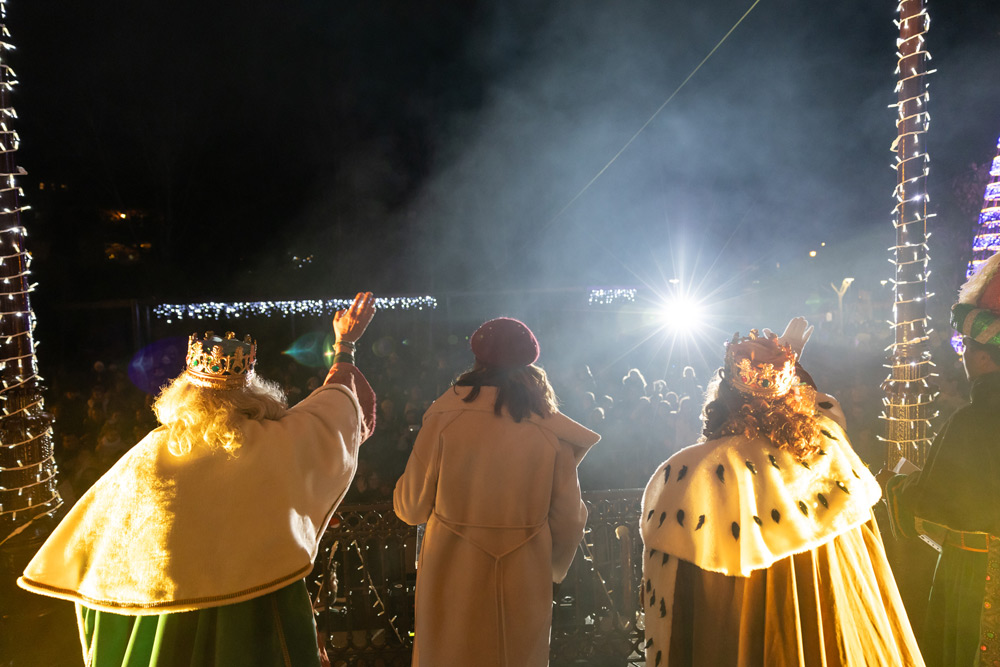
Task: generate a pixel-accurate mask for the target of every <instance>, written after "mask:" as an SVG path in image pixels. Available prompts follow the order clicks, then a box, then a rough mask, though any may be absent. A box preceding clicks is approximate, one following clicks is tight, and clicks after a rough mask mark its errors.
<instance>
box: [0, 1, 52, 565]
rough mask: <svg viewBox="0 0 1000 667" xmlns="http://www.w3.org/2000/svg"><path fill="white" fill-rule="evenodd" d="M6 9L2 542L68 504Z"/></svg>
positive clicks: (0, 228) (0, 44)
mask: <svg viewBox="0 0 1000 667" xmlns="http://www.w3.org/2000/svg"><path fill="white" fill-rule="evenodd" d="M6 17H7V0H0V35H2V38H0V186H2V187H0V545H3V544H4V543H6V542H8V541H9V540H11V539H12V538H14V537H15V536H17V535H19V534H22V533H24V532H25V530H26V529H27V528H28V527H29V526H31V525H33V524H34V523H35V522H36V521H38V520H39V519H41V518H43V517H47V516H49V515H51V514H52V513H53V512H55V511H56V510H57V509H58V508H59V507H60V506H61V505H62V499H61V498H60V497H59V493H58V492H57V490H56V483H57V481H58V479H57V477H58V471H59V469H58V466H57V465H56V461H55V458H54V457H53V452H52V450H53V443H52V427H51V418H50V417H48V415H47V414H46V413H45V411H44V405H43V401H42V395H41V387H40V382H41V378H40V377H39V375H38V364H37V358H36V356H35V349H36V345H35V341H34V335H33V332H34V328H35V315H34V312H32V310H31V304H30V301H29V296H28V295H29V293H31V292H33V291H34V290H35V287H36V285H35V284H33V283H30V282H28V276H29V275H30V274H31V270H30V269H31V255H30V254H29V253H28V251H27V249H26V244H25V238H26V237H27V230H25V228H24V227H23V226H21V224H20V214H21V212H22V211H25V210H27V209H28V208H29V207H28V206H26V205H23V204H22V203H21V198H22V197H23V196H24V193H23V191H22V190H21V188H20V187H19V186H18V185H17V182H16V178H17V177H18V176H22V175H24V174H25V171H24V170H23V169H22V168H20V167H18V166H17V165H15V164H14V151H16V150H17V149H18V146H19V145H20V138H19V137H18V134H17V132H16V131H15V130H14V129H13V128H12V127H11V126H10V125H9V122H10V121H11V120H13V119H16V118H17V113H16V112H15V111H14V109H13V107H12V106H11V105H10V94H11V92H12V91H13V90H14V87H15V86H16V85H17V77H16V75H15V74H14V70H13V69H11V67H10V65H9V64H7V62H6V56H7V53H8V52H9V51H12V50H13V49H14V46H13V45H12V44H11V43H10V42H9V41H8V39H9V37H10V34H9V32H8V30H7V27H6V23H5V21H6Z"/></svg>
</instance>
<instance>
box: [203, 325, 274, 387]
mask: <svg viewBox="0 0 1000 667" xmlns="http://www.w3.org/2000/svg"><path fill="white" fill-rule="evenodd" d="M256 361H257V343H256V342H254V340H253V339H252V338H250V336H249V335H248V336H246V337H244V338H243V340H238V339H237V338H236V334H234V333H233V332H232V331H227V332H226V335H225V336H224V337H222V338H219V337H218V336H216V335H215V334H214V333H213V332H211V331H207V332H205V337H204V338H199V337H198V334H191V336H190V337H189V338H188V353H187V359H186V369H185V372H186V373H187V375H188V379H189V380H190V381H191V382H192V383H194V384H196V385H198V386H199V387H208V388H211V389H234V388H237V387H245V386H247V385H248V384H249V383H250V378H251V377H253V368H254V364H255V363H256Z"/></svg>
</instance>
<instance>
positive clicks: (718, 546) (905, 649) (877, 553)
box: [640, 318, 923, 667]
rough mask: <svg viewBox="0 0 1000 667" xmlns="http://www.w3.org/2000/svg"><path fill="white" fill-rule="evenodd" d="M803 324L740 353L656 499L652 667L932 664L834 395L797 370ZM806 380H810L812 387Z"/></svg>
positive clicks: (647, 572) (649, 492)
mask: <svg viewBox="0 0 1000 667" xmlns="http://www.w3.org/2000/svg"><path fill="white" fill-rule="evenodd" d="M810 333H811V328H809V327H808V324H807V323H806V321H805V320H804V319H802V318H796V319H794V320H792V322H791V323H790V324H789V327H788V329H787V330H786V331H785V333H784V334H783V335H782V337H781V338H779V337H778V336H776V335H774V334H773V333H771V332H769V331H767V330H766V329H765V330H764V334H763V335H758V334H757V332H756V331H752V332H751V334H750V336H749V337H747V338H744V339H739V338H737V337H734V339H733V341H732V342H731V343H730V344H729V345H728V346H727V347H726V360H725V366H724V367H723V368H722V369H720V370H719V371H718V373H717V374H716V376H715V378H714V380H713V381H712V382H711V383H710V385H709V387H708V389H707V392H706V393H707V397H706V404H705V407H704V410H703V419H704V422H705V428H704V431H703V433H704V435H703V438H702V440H701V441H699V442H698V443H697V444H695V445H692V446H690V447H687V448H685V449H682V450H681V451H679V452H677V453H676V454H674V455H673V456H671V457H670V458H669V459H668V460H667V461H666V462H664V463H663V464H662V465H661V466H660V467H659V468H658V469H657V471H656V473H655V474H654V475H653V476H652V478H650V480H649V483H648V485H647V486H646V490H645V494H644V496H643V504H642V507H643V513H642V516H641V518H640V530H641V533H642V539H643V544H644V547H645V550H644V554H643V557H644V558H643V581H642V593H643V597H644V605H645V623H646V637H647V640H646V664H647V665H650V667H667V666H669V667H678V666H691V665H699V666H701V665H704V666H706V667H729V666H739V667H748V666H750V665H755V666H756V665H761V666H763V665H767V666H772V665H773V666H788V665H797V666H812V665H830V666H832V665H852V666H859V667H860V666H862V665H907V666H912V665H923V660H922V659H921V657H920V653H919V650H918V649H917V644H916V640H915V638H914V636H913V632H912V630H911V629H910V624H909V622H908V620H907V618H906V612H905V610H904V609H903V604H902V601H901V600H900V597H899V592H898V590H897V588H896V584H895V581H894V579H893V576H892V572H891V571H890V569H889V564H888V562H887V560H886V556H885V549H884V547H883V544H882V539H881V536H880V534H879V531H878V527H877V526H876V524H875V519H874V515H873V513H872V506H873V505H874V504H875V503H876V502H877V501H878V500H879V497H880V495H881V494H880V491H879V486H878V484H877V483H876V481H875V478H874V477H873V476H872V475H871V473H870V472H869V471H868V468H867V467H866V466H865V464H864V463H863V462H862V461H861V460H860V459H859V458H858V456H857V455H856V454H855V453H854V450H853V449H852V448H851V445H850V443H849V442H848V439H847V436H846V435H845V433H844V429H843V419H842V412H840V410H839V406H838V405H837V404H836V401H834V400H833V399H832V397H829V396H826V395H823V394H818V393H817V391H816V389H815V388H814V386H812V385H811V384H810V383H811V379H808V376H807V375H806V373H805V372H804V371H803V370H802V369H801V367H800V366H797V364H796V362H797V360H798V357H799V355H800V353H801V351H802V348H803V346H804V345H805V342H806V340H807V339H808V337H809V334H810ZM800 379H801V380H806V382H801V381H800Z"/></svg>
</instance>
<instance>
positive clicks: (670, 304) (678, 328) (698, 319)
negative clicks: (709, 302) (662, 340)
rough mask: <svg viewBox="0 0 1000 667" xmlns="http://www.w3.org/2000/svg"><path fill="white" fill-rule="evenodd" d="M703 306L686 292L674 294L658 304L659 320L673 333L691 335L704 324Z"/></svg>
mask: <svg viewBox="0 0 1000 667" xmlns="http://www.w3.org/2000/svg"><path fill="white" fill-rule="evenodd" d="M705 314H706V312H705V306H704V305H703V304H702V303H701V301H699V300H698V299H695V298H694V297H692V296H690V295H688V294H675V295H674V296H671V297H669V298H667V299H666V301H664V302H663V305H662V306H660V322H661V323H662V324H663V326H664V327H665V328H666V329H668V330H670V331H671V332H672V333H674V334H675V335H692V334H694V333H697V332H698V331H699V330H700V329H701V328H702V327H703V326H704V325H705Z"/></svg>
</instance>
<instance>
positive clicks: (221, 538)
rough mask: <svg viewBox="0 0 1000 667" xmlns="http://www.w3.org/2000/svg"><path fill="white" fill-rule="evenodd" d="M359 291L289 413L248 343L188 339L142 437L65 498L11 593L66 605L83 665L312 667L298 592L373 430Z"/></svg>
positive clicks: (307, 608)
mask: <svg viewBox="0 0 1000 667" xmlns="http://www.w3.org/2000/svg"><path fill="white" fill-rule="evenodd" d="M373 315H374V301H373V299H372V295H371V293H370V292H367V293H363V294H358V295H357V297H356V298H355V299H354V302H353V303H352V304H351V305H350V307H349V308H347V309H346V310H341V311H338V312H337V314H336V315H335V316H334V319H333V329H334V332H335V334H336V342H335V343H334V350H335V352H336V354H335V356H334V363H333V366H332V368H331V369H330V373H329V374H328V375H327V378H326V383H325V384H324V385H323V386H321V387H319V388H318V389H316V391H314V392H313V393H312V394H310V395H309V396H308V397H306V398H305V399H303V400H302V401H301V402H300V403H298V404H297V405H295V406H294V407H293V408H290V409H289V408H286V403H285V397H284V394H283V393H282V392H281V389H280V388H279V387H278V386H277V385H276V384H274V383H272V382H269V381H267V380H264V379H262V378H260V377H259V376H258V375H256V374H255V372H254V363H255V360H256V343H255V342H253V341H252V340H251V339H250V337H249V336H247V337H246V338H245V339H244V340H239V339H237V338H235V336H234V335H233V334H231V333H228V334H226V336H225V337H221V338H220V337H217V336H213V335H212V334H211V332H209V333H208V334H206V335H205V337H204V338H201V337H199V336H197V335H194V334H192V336H191V338H190V340H189V344H188V354H187V361H186V369H185V371H184V372H183V373H181V375H180V376H178V377H177V378H176V379H175V380H174V381H173V382H172V383H170V384H169V385H168V386H166V387H165V388H164V389H163V390H162V393H161V394H160V396H159V397H158V398H157V400H156V403H155V405H154V411H155V412H156V416H157V419H158V420H159V421H160V423H161V426H160V427H159V428H157V429H155V430H153V431H152V432H150V433H149V434H148V435H147V436H146V437H145V438H144V439H143V440H142V441H141V442H139V443H138V444H137V445H135V446H134V447H133V448H132V449H131V450H130V451H129V452H128V453H127V454H126V455H125V456H124V457H122V459H120V460H119V461H118V463H117V464H115V466H114V467H112V468H111V470H109V471H108V472H107V473H106V474H105V475H104V476H103V477H102V478H101V479H100V480H98V481H97V483H96V484H94V486H93V487H92V488H91V489H90V490H89V491H88V492H87V493H86V494H85V495H84V496H83V497H82V498H81V499H80V500H79V502H77V504H76V505H75V506H74V507H73V509H72V510H71V511H70V512H69V513H68V514H67V515H66V517H65V518H64V519H63V520H62V522H61V523H60V524H59V525H58V526H57V527H56V529H55V531H53V533H52V535H51V536H49V538H48V540H47V541H46V542H45V544H44V545H42V548H41V549H40V550H39V552H38V553H37V554H36V555H35V557H34V558H33V559H32V560H31V562H30V563H29V564H28V566H27V568H26V569H25V571H24V574H23V576H22V577H21V578H20V579H18V584H20V585H21V587H22V588H25V589H27V590H29V591H32V592H35V593H40V594H42V595H48V596H52V597H56V598H63V599H66V600H71V601H73V602H75V603H76V609H77V620H78V622H79V627H80V640H81V643H82V647H83V655H84V662H85V664H86V665H88V666H100V667H105V666H111V665H116V666H118V665H120V666H122V667H124V666H126V665H127V666H128V667H135V666H139V665H157V666H158V667H173V666H178V667H179V666H180V665H184V666H185V667H231V666H234V665H240V666H241V667H246V666H250V667H265V666H266V667H273V666H274V665H286V666H294V667H300V666H301V667H318V666H319V665H320V650H319V648H318V646H317V639H316V626H315V623H314V621H313V618H312V608H311V605H310V603H309V597H308V594H307V592H306V586H305V582H304V580H303V577H305V576H306V575H307V574H308V573H309V571H310V570H311V568H312V564H313V560H314V558H315V557H316V551H317V548H318V543H319V539H320V536H321V535H322V533H323V531H324V529H325V528H326V526H327V524H328V523H329V521H330V519H331V517H332V515H333V512H334V510H336V508H337V506H338V505H339V504H340V502H341V500H342V499H343V497H344V494H345V493H346V492H347V489H348V487H349V486H350V483H351V479H352V478H353V476H354V471H355V467H356V464H357V453H358V447H359V445H360V444H361V443H362V442H363V441H364V440H365V439H366V438H367V437H368V436H369V435H370V434H371V432H372V429H373V428H374V425H375V421H374V420H375V395H374V393H373V392H372V390H371V387H369V385H368V382H367V381H366V380H365V377H364V376H363V375H362V374H361V372H360V371H359V370H358V369H357V367H356V366H355V365H354V348H355V343H356V341H357V340H358V339H359V338H360V337H361V335H362V334H363V333H364V331H365V328H366V327H367V326H368V323H369V322H370V321H371V319H372V317H373Z"/></svg>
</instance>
